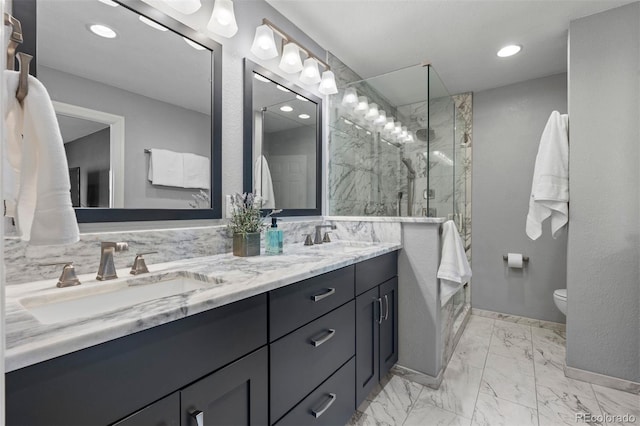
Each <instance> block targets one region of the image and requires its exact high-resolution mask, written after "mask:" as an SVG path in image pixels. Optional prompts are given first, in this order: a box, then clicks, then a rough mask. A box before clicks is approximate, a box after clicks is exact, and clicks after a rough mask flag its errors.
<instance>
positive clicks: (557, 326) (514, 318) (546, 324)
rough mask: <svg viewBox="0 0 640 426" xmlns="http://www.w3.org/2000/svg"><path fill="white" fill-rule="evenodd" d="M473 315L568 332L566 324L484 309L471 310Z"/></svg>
mask: <svg viewBox="0 0 640 426" xmlns="http://www.w3.org/2000/svg"><path fill="white" fill-rule="evenodd" d="M471 314H472V315H478V316H480V317H485V318H492V319H497V320H501V321H508V322H515V323H517V324H524V325H530V326H532V327H539V328H547V329H552V330H560V331H565V330H566V324H563V323H560V322H552V321H545V320H539V319H535V318H527V317H521V316H518V315H511V314H503V313H500V312H494V311H487V310H484V309H478V308H471Z"/></svg>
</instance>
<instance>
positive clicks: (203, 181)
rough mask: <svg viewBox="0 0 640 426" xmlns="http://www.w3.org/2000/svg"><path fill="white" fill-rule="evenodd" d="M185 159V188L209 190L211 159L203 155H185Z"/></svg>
mask: <svg viewBox="0 0 640 426" xmlns="http://www.w3.org/2000/svg"><path fill="white" fill-rule="evenodd" d="M183 159H184V166H183V167H184V187H185V188H201V189H209V188H210V186H211V180H210V178H209V170H210V165H209V159H208V158H207V157H203V156H202V155H196V154H189V153H185V154H183Z"/></svg>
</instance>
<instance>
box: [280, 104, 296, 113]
mask: <svg viewBox="0 0 640 426" xmlns="http://www.w3.org/2000/svg"><path fill="white" fill-rule="evenodd" d="M280 111H282V112H291V111H293V108H292V107H290V106H289V105H283V106H281V107H280Z"/></svg>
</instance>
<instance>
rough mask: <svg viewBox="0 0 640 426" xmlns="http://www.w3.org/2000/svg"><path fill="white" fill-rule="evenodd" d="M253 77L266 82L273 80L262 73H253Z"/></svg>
mask: <svg viewBox="0 0 640 426" xmlns="http://www.w3.org/2000/svg"><path fill="white" fill-rule="evenodd" d="M253 78H255V79H256V80H259V81H262V82H264V83H269V82H270V81H271V80H269V79H268V78H267V77H263V76H261V75H260V74H256V73H254V74H253Z"/></svg>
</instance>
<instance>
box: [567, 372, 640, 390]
mask: <svg viewBox="0 0 640 426" xmlns="http://www.w3.org/2000/svg"><path fill="white" fill-rule="evenodd" d="M564 375H565V376H567V377H569V378H570V379H576V380H580V381H582V382H587V383H593V384H595V385H600V386H605V387H608V388H613V389H618V390H621V391H624V392H629V393H632V394H635V395H640V383H638V382H633V381H631V380H625V379H620V378H618V377H611V376H606V375H604V374H600V373H594V372H592V371H587V370H581V369H580V368H575V367H569V366H565V367H564Z"/></svg>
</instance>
